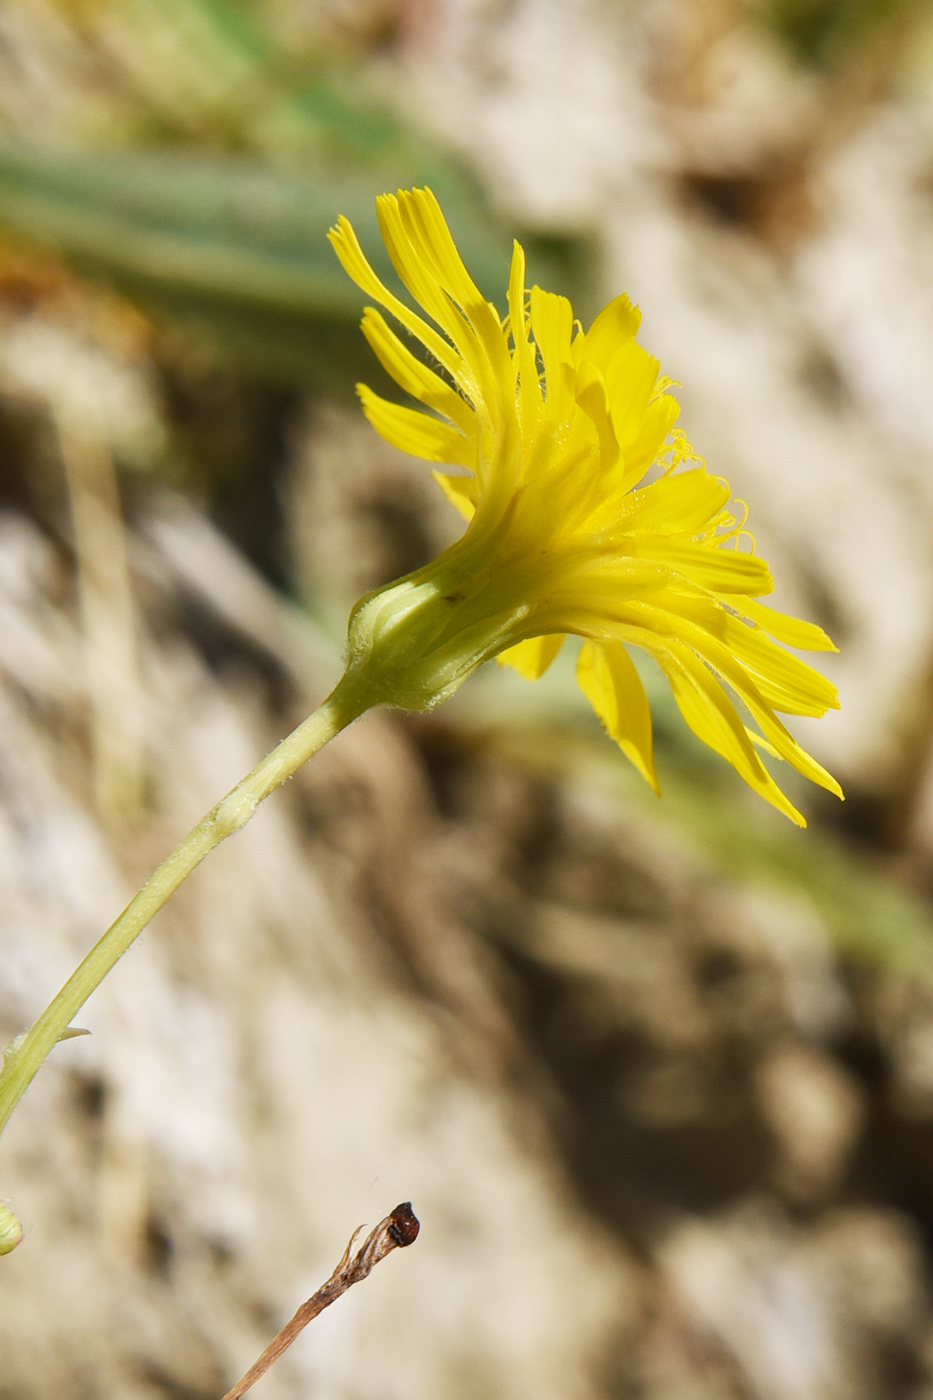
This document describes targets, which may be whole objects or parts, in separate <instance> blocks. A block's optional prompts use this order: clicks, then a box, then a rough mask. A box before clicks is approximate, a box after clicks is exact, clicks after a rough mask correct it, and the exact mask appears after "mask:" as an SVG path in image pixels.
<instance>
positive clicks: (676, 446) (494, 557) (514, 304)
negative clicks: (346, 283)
mask: <svg viewBox="0 0 933 1400" xmlns="http://www.w3.org/2000/svg"><path fill="white" fill-rule="evenodd" d="M377 209H378V215H379V224H380V228H381V230H382V235H383V238H384V240H385V243H386V247H387V248H388V251H389V255H390V257H391V259H392V262H393V264H394V266H395V269H396V271H397V273H398V275H399V277H400V278H401V281H402V283H403V284H404V286H405V288H406V289H407V291H408V292H409V293H410V294H411V296H412V297H413V298H414V300H415V302H417V304H418V305H419V307H420V308H421V310H422V311H423V312H424V316H422V315H420V314H418V313H417V312H415V311H413V310H411V308H410V307H409V306H407V305H406V304H405V303H404V302H403V301H401V300H400V299H399V298H398V297H396V296H395V295H394V293H392V292H391V291H390V290H389V289H388V288H387V287H386V286H385V285H384V284H383V283H382V282H381V280H380V279H379V278H378V277H377V276H376V274H375V272H374V271H373V269H372V268H371V267H370V265H369V263H368V262H367V261H366V258H365V256H364V254H363V252H362V249H361V248H360V245H359V243H358V241H357V238H356V235H355V234H354V232H353V229H352V227H351V226H350V224H349V223H348V222H347V220H346V219H340V220H339V221H338V223H337V226H336V227H335V228H334V229H332V230H331V234H330V238H331V242H332V243H333V245H334V248H335V249H336V252H337V255H338V257H339V258H340V261H341V262H342V264H343V266H344V268H345V269H346V271H347V272H348V273H349V275H350V276H351V277H352V278H353V279H354V281H356V282H357V283H358V284H359V286H360V287H361V288H362V289H363V290H364V292H366V294H367V295H368V296H370V297H371V298H372V299H373V301H375V302H378V303H379V305H380V306H381V307H382V308H383V311H385V312H387V313H388V315H389V317H390V318H391V319H392V320H393V321H394V322H395V323H396V324H397V326H398V328H399V329H398V330H396V329H394V328H393V327H392V326H391V325H390V322H389V321H388V320H387V319H386V317H385V316H384V315H383V314H382V312H381V311H379V310H377V309H376V308H375V307H369V308H367V310H366V314H365V316H364V319H363V331H364V334H365V335H366V338H367V340H368V341H369V343H370V345H371V346H372V348H373V350H374V351H375V353H376V355H377V357H378V358H379V360H380V362H381V363H382V365H383V367H384V368H385V369H386V371H387V372H388V373H389V374H390V375H391V376H392V378H393V379H394V380H395V381H396V383H397V384H398V385H399V386H400V387H401V388H402V389H403V390H404V391H405V392H406V393H407V394H409V395H410V396H411V398H412V399H414V400H415V401H416V402H417V404H419V405H420V407H415V408H410V407H403V406H401V405H399V404H396V403H391V402H389V401H388V400H386V399H384V398H382V397H380V396H379V395H378V394H376V393H374V392H373V391H372V390H371V389H369V388H367V387H365V386H363V385H361V386H360V387H359V393H360V398H361V400H362V404H363V408H364V411H365V413H366V416H367V417H368V418H369V420H370V422H371V423H372V424H373V426H374V427H375V428H376V430H377V431H378V432H379V433H381V434H382V436H383V437H384V438H386V439H387V440H388V441H389V442H391V443H393V444H394V445H395V446H396V447H399V448H401V449H402V450H403V451H405V452H409V453H413V454H414V455H415V456H418V457H422V458H425V459H426V460H428V461H430V462H435V463H438V464H440V465H441V466H443V467H445V468H450V469H452V470H443V471H436V472H435V473H434V475H435V478H436V480H437V481H438V483H439V485H440V486H441V488H442V489H443V490H444V492H445V494H446V495H447V497H448V499H449V500H450V501H451V502H452V503H453V504H454V505H455V506H456V507H457V509H458V510H459V511H460V512H461V514H462V515H463V516H464V518H465V519H466V521H467V522H468V523H467V528H466V530H465V532H464V534H463V536H462V537H461V539H460V540H459V541H457V543H456V544H454V545H452V546H451V547H450V548H449V549H448V550H445V551H444V553H443V554H442V555H440V556H439V558H438V559H437V560H435V561H434V562H433V563H432V564H431V565H428V566H426V568H425V569H422V570H419V571H418V572H417V573H415V574H412V575H409V576H408V578H406V579H403V580H400V581H399V582H398V583H396V584H393V585H391V586H389V587H388V588H386V589H384V590H381V591H380V592H378V593H376V594H373V595H370V596H369V598H367V599H364V600H363V602H362V603H361V604H360V605H359V606H358V608H357V610H356V612H355V614H354V618H353V619H352V620H351V629H350V644H351V664H356V665H360V666H362V665H363V664H366V665H368V666H375V665H379V666H381V667H382V670H383V672H384V675H385V682H384V692H385V698H386V699H387V700H388V701H389V702H390V703H397V704H405V705H409V706H422V707H423V706H428V705H431V704H435V703H437V701H438V700H439V699H442V698H444V696H446V695H447V694H450V693H451V692H452V690H453V689H455V688H456V686H457V685H459V684H460V682H461V681H462V680H463V679H464V678H465V676H466V675H468V674H469V673H470V671H471V670H473V669H475V667H476V666H477V665H479V664H481V663H482V662H483V661H485V660H488V659H490V658H491V657H493V656H496V657H498V659H499V660H500V661H501V662H502V663H503V664H506V665H511V666H513V667H514V668H515V669H516V670H517V671H519V672H520V674H521V675H523V676H525V677H526V678H527V679H530V680H534V679H537V678H538V677H539V676H540V675H542V674H543V673H544V671H545V670H546V669H547V667H548V666H549V665H550V664H551V662H552V661H553V659H554V657H555V656H556V655H557V652H558V650H559V649H560V646H561V643H562V641H563V639H564V637H565V636H566V635H567V634H568V633H573V634H576V635H578V636H580V637H582V638H583V639H584V640H583V647H582V650H581V652H580V657H579V662H578V665H577V679H578V681H579V684H580V687H581V689H582V690H583V692H584V694H585V695H586V696H587V698H588V699H589V700H590V702H591V704H592V705H593V708H594V710H595V711H596V713H597V715H598V716H599V718H600V719H601V721H602V723H603V724H604V726H605V728H606V730H607V731H608V733H609V734H610V735H611V736H612V738H614V739H615V740H616V742H617V743H618V744H619V746H620V748H621V749H622V751H623V752H624V753H625V754H626V755H627V756H628V758H629V759H630V760H631V761H632V763H633V764H634V765H635V767H636V768H637V769H638V771H639V772H640V773H641V774H642V776H643V777H644V778H645V779H646V780H647V781H648V782H649V783H650V784H651V785H652V786H653V787H654V788H655V789H658V780H657V775H656V773H655V767H654V758H653V753H652V731H651V714H650V710H649V706H648V700H647V697H646V694H645V691H644V688H643V686H642V683H641V680H640V678H639V675H638V672H637V670H636V669H635V666H634V664H633V662H632V659H631V656H630V654H629V650H628V648H629V647H633V646H634V647H638V648H641V649H642V650H644V651H645V652H647V653H648V654H649V655H651V656H652V657H654V659H655V660H656V661H657V662H658V664H659V665H660V667H661V669H662V670H663V671H664V673H665V675H666V676H667V679H668V681H669V682H670V685H671V689H672V691H673V694H674V698H675V700H676V702H677V705H678V707H679V708H680V711H681V714H682V715H683V717H684V719H685V720H686V722H687V724H688V725H689V726H690V728H691V729H692V730H693V731H694V732H695V733H696V734H697V735H698V736H699V737H700V738H701V739H702V740H703V741H704V742H705V743H706V744H708V745H709V746H710V747H711V748H712V749H714V750H715V751H716V752H717V753H719V754H721V755H722V756H723V757H724V758H726V759H727V760H728V762H730V763H731V764H732V765H733V767H734V768H735V769H736V770H737V772H738V773H740V774H741V776H742V777H743V778H744V779H745V781H746V782H747V783H748V784H749V785H750V786H751V787H752V788H754V789H755V791H756V792H758V793H760V794H761V795H762V797H764V798H766V799H767V800H768V801H769V802H771V803H773V804H774V806H776V807H777V808H779V810H781V811H783V812H785V813H786V814H787V815H788V816H789V817H790V818H791V819H792V820H793V821H796V822H798V823H801V824H803V817H802V816H801V815H800V813H799V812H798V811H797V810H796V808H795V807H794V806H793V805H792V804H791V802H790V801H789V800H788V798H787V797H786V796H785V795H784V793H783V792H782V791H781V789H780V788H779V787H778V785H777V783H776V782H775V781H774V778H773V777H772V775H771V774H770V773H769V771H768V769H767V768H766V767H765V766H764V763H763V762H762V758H761V753H762V752H764V753H766V754H768V755H770V756H772V757H777V758H781V759H784V760H785V761H786V762H788V763H789V764H791V766H792V767H794V768H796V769H797V771H798V772H800V773H802V774H803V775H804V776H805V777H807V778H809V779H811V780H812V781H813V782H816V783H819V784H821V785H822V786H823V787H825V788H828V789H829V790H830V791H831V792H834V793H836V794H837V795H838V796H840V797H841V796H842V793H841V790H840V788H839V785H838V784H837V783H836V781H835V779H834V778H832V777H831V776H830V775H829V774H828V773H827V772H826V771H825V770H824V769H823V768H821V767H820V765H819V764H818V763H817V762H816V761H815V760H814V759H813V758H811V757H810V755H809V754H807V753H805V751H804V750H803V749H802V748H801V747H800V746H799V744H797V742H796V741H795V740H794V739H793V738H792V736H791V735H790V734H789V733H788V731H787V729H785V727H784V725H783V724H782V723H781V722H780V720H779V719H778V718H777V713H776V712H781V713H784V714H792V715H821V714H823V713H824V712H825V711H826V710H827V709H829V708H831V707H836V706H837V705H838V699H837V696H836V692H835V689H834V688H833V686H832V685H831V684H830V683H829V681H827V680H825V679H824V678H823V677H822V676H821V675H820V674H819V673H818V672H817V671H815V670H813V668H812V667H810V666H808V665H806V663H805V662H803V661H801V660H800V659H799V658H798V657H796V656H794V655H793V654H791V653H790V652H788V651H786V650H784V647H785V646H791V647H795V648H804V649H809V650H815V651H819V650H824V651H833V650H835V648H834V647H833V644H832V642H831V641H830V640H829V638H828V637H827V636H826V634H825V633H824V632H822V631H821V630H820V628H819V627H816V626H815V625H814V624H813V623H809V622H802V621H799V620H798V619H796V618H793V617H788V616H787V615H786V614H783V613H779V612H775V611H774V610H773V609H771V608H769V607H767V606H766V605H765V604H763V603H761V602H760V601H758V600H759V599H760V598H761V597H762V596H763V595H765V594H767V593H770V592H771V590H772V587H773V583H772V579H771V575H770V572H769V570H768V567H767V565H766V564H765V563H764V561H763V560H761V559H760V558H759V557H758V556H757V555H756V554H755V552H754V541H753V539H752V537H751V536H750V535H749V533H748V532H747V531H746V530H745V528H744V524H745V513H744V511H743V510H742V508H741V507H740V506H737V505H736V504H735V503H734V502H731V500H730V497H731V492H730V489H729V486H728V483H727V482H725V481H723V480H722V479H721V478H720V477H716V476H713V475H711V474H710V473H709V472H708V471H707V470H706V468H705V466H704V465H703V464H702V462H701V461H700V460H699V459H698V458H697V457H696V456H695V454H694V452H693V449H692V448H691V446H690V444H689V442H688V441H687V439H686V438H685V437H684V435H683V433H682V432H681V431H680V429H678V428H677V427H675V423H676V420H677V416H678V413H679V407H678V404H677V401H676V399H675V398H674V397H673V395H672V393H671V392H670V390H671V387H672V381H670V380H669V379H666V378H664V377H662V376H661V374H660V366H659V364H658V361H657V360H655V359H654V358H653V357H652V356H651V355H649V354H648V352H647V351H646V350H644V349H643V347H642V346H641V345H639V343H638V340H637V338H636V337H637V333H638V328H639V322H640V319H641V318H640V314H639V312H638V309H637V308H636V307H634V306H633V305H632V303H631V302H630V301H629V299H628V297H626V296H620V297H616V299H615V300H614V301H612V302H610V303H609V305H608V306H607V307H606V308H605V309H604V310H603V311H602V312H600V314H599V315H598V316H597V317H596V319H595V321H594V322H593V324H592V326H591V327H590V329H589V330H588V331H586V332H584V331H583V329H582V328H581V327H580V325H579V323H577V322H575V321H574V318H573V311H572V309H571V306H570V303H569V302H568V301H567V300H566V299H565V298H564V297H559V296H554V295H552V294H551V293H548V292H544V291H542V290H541V288H540V287H532V288H530V290H529V289H527V288H526V286H525V257H524V253H523V251H522V249H521V247H520V246H519V245H518V244H517V243H516V244H515V245H514V251H513V257H512V267H511V273H510V277H509V285H508V296H507V305H508V310H507V314H506V315H505V317H501V316H500V315H499V312H498V311H497V310H496V308H495V307H494V306H493V305H492V303H490V302H488V301H486V300H485V298H484V297H483V296H482V294H481V293H480V291H479V290H478V288H477V287H476V285H475V283H474V282H473V280H472V279H471V277H470V276H469V274H468V273H467V271H466V268H465V267H464V265H463V263H462V261H461V259H460V255H459V254H458V252H457V249H456V246H455V244H454V241H453V239H452V237H451V235H450V231H449V229H448V227H447V224H446V223H445V221H444V218H443V215H442V213H441V210H440V207H439V206H438V203H437V201H436V200H435V198H434V196H433V195H432V194H431V192H430V190H407V191H405V190H400V191H399V192H398V194H397V195H383V196H381V197H380V198H379V199H378V200H377ZM425 317H426V318H427V319H425ZM747 720H751V721H752V723H753V725H754V726H756V727H755V728H752V727H750V726H749V724H747V723H746V721H747Z"/></svg>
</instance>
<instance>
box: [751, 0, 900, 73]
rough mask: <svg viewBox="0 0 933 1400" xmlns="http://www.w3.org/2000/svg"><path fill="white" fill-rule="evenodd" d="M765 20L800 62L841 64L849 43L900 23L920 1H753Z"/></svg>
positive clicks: (827, 64)
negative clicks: (880, 28) (881, 28)
mask: <svg viewBox="0 0 933 1400" xmlns="http://www.w3.org/2000/svg"><path fill="white" fill-rule="evenodd" d="M753 3H754V4H755V7H756V9H758V10H760V12H761V13H762V14H763V15H764V17H765V19H766V21H767V23H768V24H769V25H770V26H771V27H772V28H773V29H774V31H775V32H776V33H777V34H778V35H780V37H781V38H782V39H783V40H784V41H785V42H786V43H787V44H788V45H789V47H790V48H791V50H792V52H793V53H794V54H795V55H796V57H797V58H798V59H800V61H801V62H803V63H807V64H812V65H813V66H814V67H817V68H833V67H837V66H839V65H840V64H842V63H844V62H845V60H846V58H847V56H848V55H849V54H850V52H851V49H852V47H853V45H859V44H861V43H864V42H865V41H866V40H871V38H872V35H873V34H874V33H875V31H877V30H878V28H879V27H888V26H890V25H892V24H904V23H905V22H907V23H909V21H910V20H911V19H912V18H913V17H914V16H915V15H917V14H918V13H919V12H920V11H921V8H922V0H753Z"/></svg>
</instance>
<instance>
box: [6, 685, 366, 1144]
mask: <svg viewBox="0 0 933 1400" xmlns="http://www.w3.org/2000/svg"><path fill="white" fill-rule="evenodd" d="M373 698H374V697H373V696H372V695H371V694H369V693H368V691H366V690H365V689H364V688H363V687H362V686H361V685H360V684H359V682H358V680H356V679H354V680H353V681H351V680H350V679H349V678H348V677H347V676H344V678H343V680H341V681H340V682H339V684H338V685H337V686H336V688H335V689H334V690H333V691H332V693H331V694H330V695H329V696H328V698H327V699H326V700H325V701H324V702H323V704H321V705H320V706H319V707H318V708H317V709H316V710H315V711H314V713H313V714H312V715H309V717H308V718H307V719H306V720H305V721H304V722H303V723H302V724H300V725H299V726H298V728H297V729H294V730H292V732H291V734H289V735H288V737H287V738H285V739H283V740H282V742H281V743H280V744H279V745H278V746H277V747H276V748H274V749H273V750H272V752H271V753H270V754H267V756H266V757H265V758H264V759H263V760H262V762H261V763H258V764H257V765H256V767H255V768H254V769H253V771H252V772H251V773H248V774H247V776H246V777H245V778H243V780H242V781H241V782H239V783H237V785H236V787H234V788H232V789H231V791H230V792H228V793H227V795H226V797H224V798H223V799H222V800H221V801H220V802H218V803H217V806H216V807H214V808H212V810H211V811H210V812H208V814H207V816H205V817H202V819H201V821H199V822H198V824H197V826H195V827H193V828H192V830H191V831H189V833H188V835H187V836H186V837H185V839H184V840H183V841H182V842H181V844H180V845H178V846H177V847H176V848H175V850H174V851H173V852H172V854H171V855H170V856H169V857H168V859H167V860H165V861H163V862H162V864H161V865H160V866H159V868H158V869H157V870H156V871H155V873H154V874H153V875H152V876H151V877H150V879H149V880H147V882H146V883H145V885H143V887H142V889H141V890H140V891H139V893H138V894H137V895H136V896H135V897H134V898H133V899H132V900H130V902H129V904H128V905H127V906H126V908H125V909H124V910H123V913H122V914H121V915H120V916H119V918H118V919H116V920H115V921H114V923H112V924H111V925H110V927H109V928H108V930H107V932H106V933H105V934H103V936H102V937H101V938H100V939H99V940H98V942H97V943H95V945H94V947H93V948H92V949H91V951H90V952H89V953H88V955H87V957H86V958H85V959H84V961H83V962H82V963H81V965H80V966H79V967H78V968H76V969H75V971H74V972H73V973H72V975H71V976H70V977H69V979H68V981H67V982H66V983H65V985H64V986H63V987H62V989H61V991H60V992H59V993H58V996H57V997H56V998H55V999H54V1001H52V1002H50V1003H49V1005H48V1006H47V1007H46V1009H45V1010H44V1011H43V1013H42V1015H41V1016H40V1017H39V1019H38V1021H36V1023H35V1025H34V1026H33V1027H32V1029H31V1030H30V1031H28V1032H27V1033H26V1035H24V1036H22V1037H21V1038H19V1039H17V1040H15V1041H14V1042H13V1044H12V1045H11V1046H10V1048H9V1049H8V1050H7V1053H6V1056H5V1059H4V1063H3V1070H2V1073H0V1133H2V1131H3V1129H4V1128H5V1127H6V1124H7V1122H8V1121H9V1118H10V1115H11V1114H12V1112H13V1110H14V1109H15V1107H16V1105H17V1104H18V1103H19V1101H20V1099H21V1098H22V1096H23V1094H24V1093H25V1092H26V1090H27V1089H28V1087H29V1085H30V1084H31V1082H32V1080H33V1078H34V1077H35V1075H36V1073H37V1071H38V1070H39V1069H40V1067H41V1065H42V1063H43V1061H44V1060H45V1059H46V1057H47V1056H48V1054H49V1052H50V1051H51V1050H52V1048H53V1046H54V1045H55V1044H56V1043H57V1042H58V1041H59V1040H60V1039H61V1038H62V1036H63V1034H64V1032H65V1031H66V1030H67V1028H68V1025H69V1022H70V1021H71V1019H72V1017H73V1016H74V1015H75V1014H76V1013H77V1012H78V1011H79V1010H80V1008H81V1007H82V1006H83V1005H84V1003H85V1002H86V1001H87V999H88V997H89V996H90V995H91V993H92V992H93V991H94V989H95V988H96V987H98V986H99V985H100V983H101V982H102V981H103V979H104V978H105V977H106V975H107V973H108V972H109V971H110V969H111V968H112V967H113V965H114V964H115V963H116V962H117V960H118V959H119V958H121V957H122V956H123V954H124V953H125V952H126V950H127V948H129V946H130V944H131V943H132V942H133V940H134V939H135V938H137V937H138V935H139V934H140V933H142V931H143V929H144V928H145V927H146V925H147V924H148V923H149V920H150V919H151V918H152V916H153V914H155V913H157V912H158V910H159V909H161V908H162V905H163V904H164V903H165V901H166V900H167V899H168V898H169V896H170V895H172V894H174V892H175V890H177V889H178V886H179V885H180V884H182V883H183V881H185V880H186V879H187V878H188V876H189V875H190V874H191V872H192V871H193V870H194V869H195V868H196V867H197V866H198V865H200V863H201V861H202V860H203V859H204V857H205V856H206V855H207V854H208V853H209V852H210V851H212V850H213V849H214V847H215V846H219V845H220V843H221V841H224V840H225V839H226V838H227V837H228V836H232V835H233V833H234V832H235V831H239V829H240V827H242V826H245V825H246V823H247V822H248V821H249V819H250V817H251V816H252V815H253V813H254V812H255V810H256V808H257V807H258V806H259V804H260V802H262V801H263V800H264V798H266V797H268V796H269V794H270V792H273V791H274V790H275V789H276V788H277V787H278V786H279V785H280V784H281V783H283V782H284V781H285V779H286V778H290V777H291V775H292V774H293V773H294V772H295V771H296V769H298V768H300V767H301V765H302V764H303V763H304V762H305V760H306V759H308V758H310V757H311V755H312V754H314V753H317V751H318V749H320V748H323V746H324V745H325V744H326V743H327V741H328V740H329V739H332V738H333V737H334V735H335V734H338V733H339V732H340V730H341V729H345V728H346V726H347V725H348V724H350V723H351V722H352V721H353V720H354V719H356V718H357V717H358V716H359V715H361V714H362V713H363V711H364V710H367V709H369V707H370V705H371V704H372V703H373Z"/></svg>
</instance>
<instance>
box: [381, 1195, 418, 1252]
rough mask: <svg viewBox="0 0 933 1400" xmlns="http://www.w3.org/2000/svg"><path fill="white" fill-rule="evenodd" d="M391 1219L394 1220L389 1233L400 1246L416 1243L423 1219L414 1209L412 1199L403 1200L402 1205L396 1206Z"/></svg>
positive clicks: (402, 1247) (401, 1247)
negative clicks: (419, 1217) (421, 1219)
mask: <svg viewBox="0 0 933 1400" xmlns="http://www.w3.org/2000/svg"><path fill="white" fill-rule="evenodd" d="M389 1219H390V1220H391V1222H392V1223H391V1225H390V1226H389V1234H390V1235H391V1236H392V1238H393V1240H394V1241H395V1243H396V1244H397V1245H398V1247H399V1248H400V1249H404V1248H405V1247H406V1245H409V1244H414V1242H415V1240H416V1239H417V1238H418V1231H419V1230H420V1229H421V1221H420V1220H419V1219H418V1217H417V1215H415V1212H414V1211H413V1210H412V1208H411V1201H403V1202H402V1204H401V1205H400V1206H396V1207H395V1209H394V1211H393V1212H392V1214H391V1215H390V1216H389Z"/></svg>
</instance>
